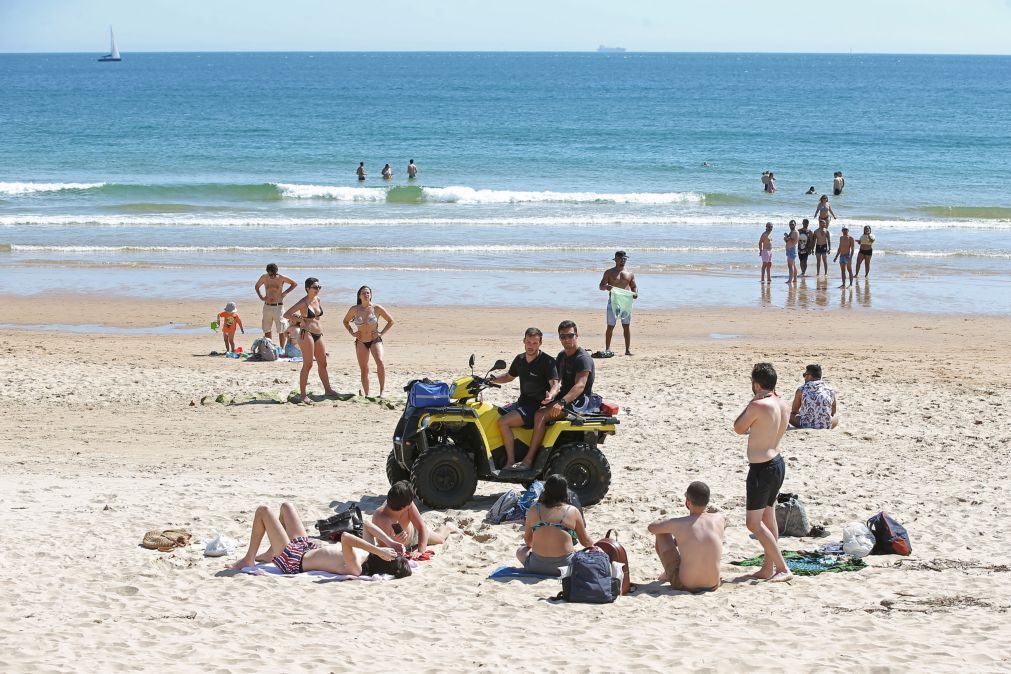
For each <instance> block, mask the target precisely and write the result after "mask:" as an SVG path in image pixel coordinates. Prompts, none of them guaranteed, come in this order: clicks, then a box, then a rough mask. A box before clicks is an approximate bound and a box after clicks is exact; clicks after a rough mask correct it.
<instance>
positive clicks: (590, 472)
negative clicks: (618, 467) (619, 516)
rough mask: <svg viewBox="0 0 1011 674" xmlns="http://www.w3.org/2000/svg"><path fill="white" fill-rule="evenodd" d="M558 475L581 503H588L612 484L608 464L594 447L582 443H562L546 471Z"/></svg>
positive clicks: (602, 494)
mask: <svg viewBox="0 0 1011 674" xmlns="http://www.w3.org/2000/svg"><path fill="white" fill-rule="evenodd" d="M555 473H557V474H559V475H561V476H562V477H564V478H565V481H566V482H568V483H569V488H570V489H572V491H574V492H576V495H577V496H578V497H579V504H580V505H581V506H584V507H585V506H591V505H594V504H596V503H598V502H599V501H600V499H602V498H604V496H605V495H606V494H607V490H608V489H609V488H610V487H611V465H610V464H609V463H608V462H607V457H606V456H604V453H603V452H601V451H600V450H599V449H597V448H596V447H592V446H590V445H588V444H585V443H581V442H580V443H571V444H567V445H563V446H562V447H560V448H559V449H558V452H557V453H556V454H555V456H554V457H553V458H552V459H551V464H550V467H549V468H548V471H547V474H548V475H552V474H555Z"/></svg>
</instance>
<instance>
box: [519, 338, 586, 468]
mask: <svg viewBox="0 0 1011 674" xmlns="http://www.w3.org/2000/svg"><path fill="white" fill-rule="evenodd" d="M558 341H560V342H561V343H562V351H561V352H560V353H559V354H558V357H557V358H556V359H555V363H556V366H557V368H558V376H559V377H560V378H561V379H560V380H556V381H555V382H553V385H552V390H551V391H549V392H548V396H547V397H548V399H550V400H551V402H550V403H548V404H547V405H544V406H543V407H541V408H540V409H539V410H537V412H536V414H534V432H533V434H532V435H531V437H530V451H529V452H527V455H526V456H525V457H523V461H521V462H520V463H517V464H515V465H514V466H513V467H514V468H517V469H520V470H529V469H530V468H532V467H533V465H534V459H535V458H537V452H538V450H540V448H541V442H543V441H544V434H545V433H546V432H547V426H548V422H549V421H554V420H555V419H559V418H561V416H562V415H563V414H565V408H566V407H568V408H571V409H573V410H576V411H580V412H581V411H585V410H586V408H587V407H588V406H589V405H588V403H589V402H590V400H591V396H592V395H593V376H594V372H595V368H594V365H593V358H591V357H590V354H588V353H586V351H585V350H584V349H583V347H581V346H579V332H578V330H577V329H576V324H575V323H574V322H572V321H562V322H561V323H559V324H558Z"/></svg>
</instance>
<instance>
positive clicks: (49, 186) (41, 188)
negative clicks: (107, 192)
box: [0, 182, 105, 197]
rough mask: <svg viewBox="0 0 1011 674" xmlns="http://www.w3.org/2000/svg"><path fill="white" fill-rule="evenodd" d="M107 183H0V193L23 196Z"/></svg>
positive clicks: (89, 188)
mask: <svg viewBox="0 0 1011 674" xmlns="http://www.w3.org/2000/svg"><path fill="white" fill-rule="evenodd" d="M104 186H105V183H21V182H16V183H0V194H3V195H6V196H12V197H16V196H22V195H25V194H36V193H39V192H62V191H64V190H91V189H95V188H98V187H104Z"/></svg>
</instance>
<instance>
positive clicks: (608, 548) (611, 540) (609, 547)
mask: <svg viewBox="0 0 1011 674" xmlns="http://www.w3.org/2000/svg"><path fill="white" fill-rule="evenodd" d="M612 533H613V534H614V536H612V535H611V534H612ZM593 547H595V548H600V549H601V550H603V551H604V553H605V554H606V555H607V557H608V559H610V560H611V561H612V562H614V563H615V564H620V565H621V571H622V574H621V594H628V593H629V592H631V591H632V589H633V588H632V580H631V578H630V577H629V575H628V553H626V552H625V546H623V545H622V544H621V543H619V542H618V531H617V530H616V529H608V530H607V533H606V534H604V537H603V538H601V539H600V540H599V541H597V542H596V543H594V544H593Z"/></svg>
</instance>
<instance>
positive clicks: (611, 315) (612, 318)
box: [607, 300, 632, 326]
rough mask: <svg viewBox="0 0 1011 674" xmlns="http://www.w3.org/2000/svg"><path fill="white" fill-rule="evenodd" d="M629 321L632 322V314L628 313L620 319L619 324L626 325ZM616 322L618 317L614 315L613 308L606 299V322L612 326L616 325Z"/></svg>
mask: <svg viewBox="0 0 1011 674" xmlns="http://www.w3.org/2000/svg"><path fill="white" fill-rule="evenodd" d="M631 322H632V314H629V315H628V316H625V317H624V318H623V319H621V324H622V325H628V324H629V323H631ZM617 323H618V317H617V316H615V315H614V310H613V309H611V301H610V300H608V302H607V324H608V325H612V326H613V325H616V324H617Z"/></svg>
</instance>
